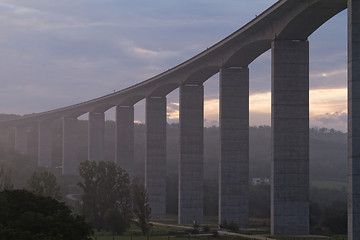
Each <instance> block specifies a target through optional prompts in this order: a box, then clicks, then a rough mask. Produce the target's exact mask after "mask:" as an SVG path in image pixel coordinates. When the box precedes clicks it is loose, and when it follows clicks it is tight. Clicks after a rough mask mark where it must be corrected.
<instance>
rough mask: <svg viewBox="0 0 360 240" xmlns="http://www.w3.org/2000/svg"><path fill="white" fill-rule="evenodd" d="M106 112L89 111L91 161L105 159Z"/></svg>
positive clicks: (89, 152) (89, 151) (89, 150)
mask: <svg viewBox="0 0 360 240" xmlns="http://www.w3.org/2000/svg"><path fill="white" fill-rule="evenodd" d="M104 134H105V113H103V112H90V113H89V149H88V154H89V156H88V157H89V161H95V162H99V161H104Z"/></svg>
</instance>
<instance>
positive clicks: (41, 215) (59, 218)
mask: <svg viewBox="0 0 360 240" xmlns="http://www.w3.org/2000/svg"><path fill="white" fill-rule="evenodd" d="M0 226H1V227H0V240H12V239H14V240H15V239H16V240H50V239H51V240H90V239H91V235H92V230H91V229H92V228H91V226H90V225H89V224H87V223H86V222H85V221H84V219H83V218H82V217H80V216H78V215H74V214H73V213H72V212H71V210H70V209H69V208H68V207H67V206H66V205H65V204H64V203H60V202H58V201H56V200H55V199H52V198H49V197H43V196H39V195H35V194H33V193H31V192H28V191H26V190H13V191H10V190H5V191H3V192H0Z"/></svg>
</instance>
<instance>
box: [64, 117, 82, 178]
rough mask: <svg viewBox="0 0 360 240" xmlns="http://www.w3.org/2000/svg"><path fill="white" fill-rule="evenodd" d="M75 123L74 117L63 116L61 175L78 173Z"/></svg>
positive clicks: (76, 121)
mask: <svg viewBox="0 0 360 240" xmlns="http://www.w3.org/2000/svg"><path fill="white" fill-rule="evenodd" d="M77 123H78V120H77V118H76V117H74V118H63V159H62V174H63V175H78V165H79V163H78V159H77V146H76V145H77V137H78V136H77Z"/></svg>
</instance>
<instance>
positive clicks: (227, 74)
mask: <svg viewBox="0 0 360 240" xmlns="http://www.w3.org/2000/svg"><path fill="white" fill-rule="evenodd" d="M346 8H348V136H349V137H348V138H349V140H348V145H349V147H348V169H349V174H348V175H349V190H348V199H349V204H348V220H349V221H348V223H349V224H348V225H349V233H348V235H349V239H360V1H359V0H280V1H278V2H277V3H275V4H274V5H273V6H271V7H270V8H269V9H267V10H266V11H265V12H263V13H262V14H261V15H259V16H257V17H256V18H255V19H254V20H252V21H251V22H249V23H248V24H246V25H245V26H243V27H242V28H240V29H239V30H238V31H236V32H234V33H233V34H231V35H230V36H228V37H226V38H225V39H223V40H222V41H220V42H219V43H217V44H215V45H213V46H212V47H210V48H208V49H207V50H205V51H204V52H201V53H200V54H198V55H196V56H194V57H193V58H191V59H189V60H187V61H185V62H184V63H182V64H180V65H178V66H175V67H174V68H172V69H170V70H168V71H166V72H163V73H161V74H159V75H157V76H154V77H152V78H150V79H148V80H146V81H143V82H141V83H138V84H136V85H133V86H131V87H129V88H126V89H123V90H121V91H118V92H115V93H113V94H109V95H106V96H103V97H100V98H97V99H93V100H90V101H87V102H83V103H79V104H76V105H72V106H68V107H63V108H60V109H56V110H51V111H48V112H43V113H38V114H33V115H28V116H23V117H21V118H19V119H14V120H8V121H3V122H0V128H1V129H2V131H3V132H4V131H7V130H8V129H9V128H15V129H16V131H15V132H16V134H15V135H16V136H15V148H16V149H17V150H18V151H20V152H23V153H25V152H26V151H27V142H26V141H27V140H26V131H27V129H28V128H29V127H30V126H31V125H33V124H34V123H35V124H38V126H39V128H38V129H39V139H38V165H39V166H43V167H51V148H52V146H51V144H50V142H51V141H49V139H50V137H51V130H52V128H51V123H52V122H53V121H54V120H57V119H62V121H63V162H62V167H63V168H62V171H63V174H76V172H77V165H78V161H77V156H76V146H75V144H74V139H75V136H76V128H77V118H78V117H79V116H81V115H83V114H86V113H88V114H89V121H88V122H89V126H88V130H89V141H88V144H89V146H88V149H89V152H88V159H89V160H93V161H99V160H103V159H104V113H105V111H106V110H108V109H110V108H112V107H116V154H115V155H116V159H115V161H116V162H117V163H118V164H119V165H120V166H121V167H123V168H124V169H125V170H127V171H128V172H129V173H130V174H131V172H132V160H133V156H134V144H133V140H134V135H133V134H134V104H135V103H137V102H138V101H140V100H142V99H146V161H145V162H146V167H145V169H146V170H145V171H146V174H145V176H146V177H145V179H146V180H145V181H146V183H145V185H146V188H147V191H148V195H149V201H150V205H151V208H152V217H153V218H154V219H162V218H165V214H166V212H165V190H166V188H165V185H166V183H165V179H166V178H165V176H166V167H165V166H166V96H167V94H169V93H170V92H171V91H173V90H174V89H176V88H180V91H179V93H180V96H179V101H180V107H179V108H180V156H179V209H178V218H179V219H178V221H179V223H180V224H193V222H194V221H196V222H197V223H202V222H203V200H204V199H203V100H204V94H203V93H204V87H203V83H204V82H205V81H206V80H207V79H208V78H210V77H211V76H213V75H214V74H216V73H218V72H219V73H220V75H219V76H220V80H219V81H220V84H219V86H220V89H219V91H220V94H219V96H220V100H219V101H220V116H219V118H220V139H221V158H220V176H219V186H220V191H219V223H221V222H222V221H224V220H227V221H228V222H230V221H233V222H235V223H237V224H238V226H240V227H241V228H246V227H247V224H248V215H249V207H248V195H249V189H248V185H249V179H248V178H249V68H248V65H249V64H250V63H251V62H252V61H254V60H255V59H256V58H257V57H258V56H260V55H261V54H262V53H264V52H265V51H267V50H269V49H271V52H272V68H271V69H272V74H271V81H272V83H271V92H272V100H271V125H272V131H271V138H272V145H271V148H272V168H271V232H272V234H278V235H303V234H308V233H309V42H308V40H307V39H308V37H309V35H311V34H312V33H313V32H314V31H315V30H316V29H317V28H319V27H320V26H321V25H322V24H323V23H325V22H326V21H327V20H328V19H330V18H331V17H333V16H334V15H336V14H337V13H339V12H340V11H342V10H344V9H346ZM344 37H345V36H344ZM344 164H345V163H344Z"/></svg>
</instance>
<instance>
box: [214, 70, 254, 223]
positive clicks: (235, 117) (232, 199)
mask: <svg viewBox="0 0 360 240" xmlns="http://www.w3.org/2000/svg"><path fill="white" fill-rule="evenodd" d="M219 97H220V148H221V155H220V171H219V224H222V223H223V222H224V221H226V222H227V223H231V222H233V223H235V224H236V225H237V226H238V227H240V228H247V227H248V221H249V68H248V67H243V68H222V69H221V70H220V94H219Z"/></svg>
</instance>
